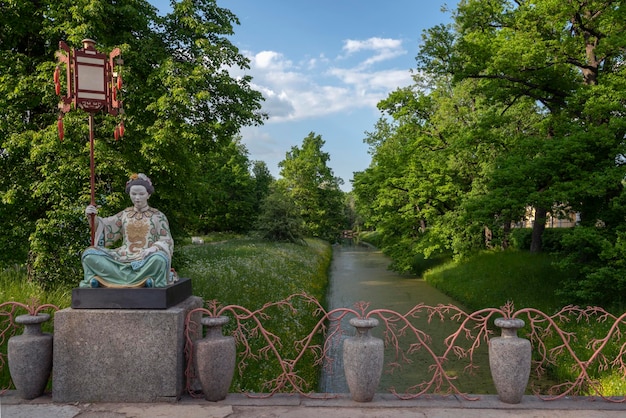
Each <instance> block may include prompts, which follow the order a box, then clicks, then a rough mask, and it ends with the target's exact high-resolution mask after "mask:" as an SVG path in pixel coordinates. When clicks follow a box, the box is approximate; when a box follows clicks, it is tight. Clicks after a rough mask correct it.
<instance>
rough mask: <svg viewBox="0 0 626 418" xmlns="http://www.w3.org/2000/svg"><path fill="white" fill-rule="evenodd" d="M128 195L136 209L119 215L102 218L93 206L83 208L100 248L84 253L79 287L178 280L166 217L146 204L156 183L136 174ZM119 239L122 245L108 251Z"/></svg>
mask: <svg viewBox="0 0 626 418" xmlns="http://www.w3.org/2000/svg"><path fill="white" fill-rule="evenodd" d="M126 193H128V195H129V196H130V199H131V201H132V202H133V207H130V208H127V209H124V210H123V211H121V212H120V213H118V214H116V215H113V216H109V217H108V218H101V217H99V216H96V215H97V213H98V209H97V208H96V207H95V206H94V205H88V206H87V208H86V209H85V214H86V215H87V216H88V217H89V216H91V215H93V216H94V217H95V223H96V224H95V228H96V233H95V242H96V246H92V247H89V248H87V249H86V250H85V252H84V253H83V255H82V264H83V270H84V278H83V280H82V281H81V282H80V287H118V288H120V287H164V286H167V285H168V284H170V283H171V282H173V281H175V275H174V274H173V270H172V269H171V267H170V266H171V262H172V253H173V251H174V240H173V239H172V236H171V234H170V228H169V223H168V221H167V218H166V217H165V215H164V214H163V213H161V212H160V211H158V210H157V209H154V208H151V207H150V206H148V199H149V198H150V195H152V194H153V193H154V187H153V186H152V182H151V181H150V179H149V178H148V177H147V176H146V175H145V174H143V173H140V174H133V175H132V176H131V178H130V180H128V182H127V183H126ZM120 239H121V240H122V246H121V247H119V248H115V249H109V248H107V247H109V246H110V245H112V244H113V243H115V242H116V241H118V240H120Z"/></svg>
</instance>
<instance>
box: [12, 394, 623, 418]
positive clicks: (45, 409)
mask: <svg viewBox="0 0 626 418" xmlns="http://www.w3.org/2000/svg"><path fill="white" fill-rule="evenodd" d="M325 396H326V397H325ZM460 410H463V412H460ZM504 415H506V416H507V417H524V416H532V417H551V418H552V417H554V418H583V417H584V418H595V417H607V418H617V417H622V416H626V403H615V402H607V401H604V400H602V399H599V398H594V397H573V398H564V399H560V400H556V401H543V400H541V399H539V398H537V397H535V396H525V397H524V398H523V399H522V402H521V403H519V404H514V405H511V404H505V403H503V402H501V401H499V400H498V397H497V396H495V395H481V396H480V399H479V400H476V401H471V400H466V399H463V398H462V397H460V396H458V395H451V396H440V395H424V396H422V397H420V398H418V399H412V400H402V399H398V398H397V397H395V396H393V395H391V394H377V395H376V396H375V397H374V400H373V401H372V402H355V401H352V399H350V396H349V395H348V394H340V395H336V396H334V395H330V394H329V395H326V394H311V395H310V397H305V396H301V395H290V394H276V395H273V396H271V397H266V398H254V397H249V396H246V395H244V394H229V395H228V397H227V398H226V399H225V400H223V401H219V402H208V401H206V400H204V398H191V397H189V396H185V397H183V398H181V399H180V400H179V401H177V402H171V403H97V404H83V403H75V404H59V403H53V402H52V397H51V396H50V395H49V394H46V395H44V396H41V397H39V398H37V399H34V400H31V401H27V400H23V399H20V398H18V397H17V395H16V392H15V391H8V392H5V393H4V394H2V395H0V418H9V417H10V418H39V417H42V418H44V417H45V418H131V417H133V418H152V417H188V418H196V417H198V418H199V417H205V418H206V417H215V418H225V417H241V418H248V417H250V418H252V417H298V418H309V417H311V418H312V417H319V416H324V417H325V418H335V417H337V418H339V417H351V416H358V417H364V418H365V417H389V418H399V417H409V416H411V417H433V418H434V417H441V418H447V417H450V418H458V417H460V416H463V417H486V418H490V417H493V418H495V417H501V416H504Z"/></svg>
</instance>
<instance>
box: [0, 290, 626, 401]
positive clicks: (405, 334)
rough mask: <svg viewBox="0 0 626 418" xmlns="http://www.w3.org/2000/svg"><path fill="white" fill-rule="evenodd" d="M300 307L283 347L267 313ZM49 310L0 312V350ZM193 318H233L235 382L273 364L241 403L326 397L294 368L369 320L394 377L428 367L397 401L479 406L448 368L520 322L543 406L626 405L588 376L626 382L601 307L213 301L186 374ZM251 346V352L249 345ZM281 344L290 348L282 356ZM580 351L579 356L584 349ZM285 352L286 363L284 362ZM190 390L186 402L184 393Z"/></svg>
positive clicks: (324, 356) (10, 305) (292, 314)
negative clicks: (505, 322) (261, 385)
mask: <svg viewBox="0 0 626 418" xmlns="http://www.w3.org/2000/svg"><path fill="white" fill-rule="evenodd" d="M303 303H304V304H307V305H310V306H312V307H313V309H312V312H313V315H314V318H315V321H316V323H315V326H314V327H313V328H312V329H311V330H310V331H309V333H308V334H307V335H305V336H304V337H302V338H299V339H296V340H294V341H282V340H281V338H280V337H279V336H278V335H277V334H276V333H274V332H272V331H270V329H271V327H269V326H268V324H269V323H270V322H271V321H272V318H271V316H270V313H269V312H270V311H271V312H276V309H278V311H280V312H283V313H282V315H288V316H289V318H291V319H292V320H294V321H297V320H298V315H300V310H299V309H298V308H297V306H302V304H303ZM57 309H58V308H57V307H56V306H53V305H37V304H36V303H34V302H31V303H20V302H14V301H10V302H4V303H2V304H0V347H2V346H5V344H6V342H7V340H8V338H9V337H10V336H11V335H14V334H15V332H16V329H17V326H16V324H15V322H14V318H15V317H16V316H17V315H18V314H20V311H21V310H23V311H26V312H27V313H29V314H31V315H35V314H37V313H39V312H41V311H42V310H50V311H56V310H57ZM201 315H206V316H222V315H224V316H228V317H229V318H230V319H231V326H230V328H229V330H228V332H229V333H231V335H233V336H234V337H235V340H236V342H237V346H238V370H239V373H244V372H245V371H246V367H247V365H248V364H249V362H251V361H255V360H260V361H263V359H272V360H273V361H274V362H276V363H277V364H279V365H280V372H279V374H278V375H277V376H274V377H273V378H271V379H270V380H268V381H267V382H266V387H267V390H266V391H264V393H262V394H257V395H254V394H249V396H259V397H269V396H272V395H273V394H275V393H278V392H295V393H299V394H301V395H304V396H309V397H332V396H334V395H333V394H326V393H321V394H320V393H317V394H315V393H313V392H315V391H312V390H311V388H310V387H309V385H307V382H306V379H304V378H303V377H301V376H300V375H299V374H298V371H297V370H298V365H299V364H300V363H301V362H303V358H304V357H305V356H307V357H308V359H307V360H306V361H310V358H311V357H312V358H313V361H314V363H315V364H316V365H317V366H319V367H325V368H328V369H330V370H329V372H331V373H332V368H333V362H334V359H333V357H332V348H333V347H336V346H337V344H338V341H340V339H341V338H343V337H345V336H346V334H347V333H351V330H350V329H347V328H346V327H345V322H346V319H348V318H352V317H359V318H371V317H375V318H377V319H378V320H379V321H380V325H379V327H378V329H379V333H380V334H381V336H382V338H383V339H384V340H385V344H386V346H387V350H386V353H385V355H386V358H385V364H386V370H387V372H396V371H397V370H401V369H403V368H406V367H408V366H410V367H415V365H413V364H411V363H412V362H413V361H414V360H415V358H416V355H417V354H418V353H419V354H420V355H422V356H424V355H425V356H426V359H427V360H426V363H427V364H426V365H425V366H424V365H422V366H420V367H422V368H423V369H424V370H426V373H427V376H428V377H427V378H426V379H423V380H422V381H416V382H409V386H408V388H407V389H405V390H402V391H401V390H396V389H395V388H389V391H390V392H391V393H393V394H395V395H396V396H397V397H398V398H400V399H413V398H417V397H420V396H423V395H425V394H428V393H454V394H457V395H460V396H462V397H464V398H465V399H468V400H471V399H478V398H477V397H476V396H475V395H470V394H468V393H465V392H463V390H461V389H460V385H459V382H460V381H461V379H462V377H464V376H460V375H458V374H457V375H453V374H450V373H449V372H448V371H447V370H446V365H447V364H448V363H449V362H450V361H453V360H454V361H456V360H458V359H461V360H463V361H465V367H464V373H463V374H465V373H467V374H468V375H471V373H472V372H473V371H475V369H476V368H477V367H478V366H477V364H476V361H475V356H476V355H477V353H479V352H480V350H483V351H484V348H485V346H486V345H487V344H488V342H489V339H490V338H492V337H494V336H497V335H496V334H499V332H498V331H497V329H496V328H495V327H494V326H493V320H494V319H495V318H498V317H504V318H520V319H523V320H524V321H525V323H526V326H525V327H524V328H523V329H522V330H521V331H520V336H521V337H524V338H527V339H529V340H530V341H531V344H532V347H533V365H532V371H533V373H532V375H533V378H532V379H531V385H530V387H531V390H532V392H533V393H534V394H535V395H537V396H538V397H540V398H541V399H544V400H553V399H559V398H563V397H565V396H574V395H592V396H597V397H600V398H602V399H604V400H606V401H610V402H624V401H626V395H622V396H619V397H615V396H606V395H604V393H605V391H604V388H603V387H602V386H601V384H600V383H599V381H598V380H597V378H595V377H594V375H595V374H596V373H595V372H596V371H599V372H602V371H607V370H612V371H613V373H618V374H619V375H620V376H621V377H622V378H624V377H626V342H625V341H624V335H623V331H622V330H623V327H624V326H626V313H625V314H622V315H621V316H616V315H613V314H611V313H609V312H607V311H606V310H604V309H602V308H599V307H587V308H581V307H577V306H566V307H564V308H563V309H561V310H560V311H559V312H557V313H555V314H553V315H549V314H546V313H544V312H541V311H539V310H537V309H533V308H523V309H519V310H515V309H514V306H513V304H512V303H507V304H505V305H504V306H503V307H500V308H488V309H481V310H479V311H476V312H472V313H466V312H464V311H463V310H461V309H460V308H458V307H456V306H453V305H437V306H428V305H423V304H419V305H416V306H415V307H413V308H412V309H411V310H409V311H408V312H405V313H400V312H395V311H393V310H390V309H370V306H369V304H367V303H365V302H360V303H358V304H356V305H355V306H354V307H352V308H339V309H333V310H330V311H326V310H325V309H324V308H323V307H322V305H321V304H320V303H319V301H317V300H316V299H315V298H312V297H310V296H308V295H306V294H295V295H292V296H290V297H288V298H286V299H284V300H281V301H278V302H271V303H268V304H266V305H264V306H263V307H261V308H260V309H257V310H250V309H247V308H245V307H242V306H238V305H225V306H222V305H220V304H219V303H218V302H216V301H207V302H206V308H198V309H194V310H192V311H191V312H189V314H188V315H187V321H186V327H185V328H186V331H185V334H186V335H185V336H186V347H185V351H186V355H187V357H188V360H189V361H188V364H189V365H191V364H192V363H193V362H192V361H191V360H192V359H191V355H192V352H193V343H194V340H195V338H197V337H198V335H199V334H200V333H201V330H200V324H199V323H198V322H197V321H195V320H194V318H196V319H197V318H198V316H201ZM342 323H344V325H342ZM573 323H588V324H589V325H590V328H598V327H601V328H602V329H604V330H605V331H604V332H603V334H602V335H600V336H598V337H593V336H588V335H587V334H586V333H584V335H581V334H580V333H578V334H574V333H573V332H572V331H571V330H569V329H570V325H571V324H573ZM444 325H445V326H447V327H450V332H449V333H447V336H446V337H445V338H444V339H443V341H434V342H433V339H432V336H431V332H432V329H433V328H432V327H433V326H444ZM591 325H593V327H592V326H591ZM319 336H323V338H319ZM252 339H254V340H255V344H256V345H254V344H251V340H252ZM259 340H260V341H261V345H260V346H259V345H258V341H259ZM320 341H322V342H320ZM288 345H289V348H290V349H289V350H285V348H286V347H287V346H288ZM575 347H578V348H575ZM580 347H584V350H581V349H580ZM287 351H288V352H290V353H292V354H285V353H286V352H287ZM294 352H295V353H296V354H295V355H294V354H293V353H294ZM424 353H425V354H424ZM563 361H566V362H568V363H569V364H571V368H572V370H571V373H570V376H571V377H570V378H567V379H563V380H561V381H558V380H555V378H554V377H553V376H550V373H549V372H548V370H549V369H554V366H555V365H556V364H557V362H563ZM422 363H423V362H422ZM5 365H6V355H5V354H3V353H1V352H0V371H4V370H3V369H4V368H5ZM481 367H485V366H481ZM186 372H187V376H188V382H192V381H193V379H192V377H193V368H192V367H188V369H187V371H186ZM547 380H552V383H550V386H546V385H545V381H547ZM188 389H189V391H190V393H192V395H193V394H194V392H193V388H192V387H191V385H190V386H189V387H188Z"/></svg>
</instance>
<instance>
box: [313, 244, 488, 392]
mask: <svg viewBox="0 0 626 418" xmlns="http://www.w3.org/2000/svg"><path fill="white" fill-rule="evenodd" d="M389 263H390V260H389V259H388V258H387V257H385V256H384V255H383V254H382V253H381V252H380V251H378V250H376V249H371V248H368V247H362V246H359V247H348V246H335V247H334V251H333V261H332V264H331V273H330V283H329V287H328V294H327V307H328V310H332V309H335V308H353V307H354V304H355V303H357V302H369V304H370V305H369V309H370V310H371V309H390V310H393V311H396V312H398V313H401V314H404V313H406V312H408V311H409V310H410V309H411V308H413V307H414V306H415V305H418V304H420V303H423V304H425V305H430V306H436V305H439V304H453V305H456V306H459V307H460V308H463V307H462V306H460V305H459V304H458V303H457V302H456V301H455V300H453V299H451V298H450V297H448V296H446V295H444V294H443V293H441V292H439V291H438V290H436V289H434V288H433V287H431V286H430V285H428V284H427V283H426V282H424V281H423V280H421V279H419V278H417V277H412V276H406V275H400V274H398V273H395V272H393V271H390V270H388V269H387V267H388V266H389ZM348 320H349V318H345V319H344V321H342V325H341V326H342V329H344V330H345V335H346V336H349V335H353V334H354V330H353V328H352V327H351V326H350V325H349V324H348V322H347V321H348ZM412 322H413V324H414V325H416V326H418V327H419V328H420V329H421V330H423V331H424V332H426V333H427V334H429V335H430V336H431V337H432V343H431V347H432V348H433V349H435V350H436V352H437V353H438V354H441V353H442V352H443V350H444V347H443V340H444V339H445V337H447V336H448V335H450V334H451V333H452V332H454V331H455V330H456V326H455V324H454V323H452V322H449V321H446V322H439V321H433V322H431V323H429V322H428V319H427V318H418V319H416V320H414V321H412ZM372 334H373V335H376V336H378V337H381V338H382V326H379V327H378V328H377V329H375V330H374V332H373V333H372ZM344 338H345V337H344ZM405 340H406V341H403V344H406V345H408V344H410V343H411V342H414V341H410V339H408V338H407V339H405ZM341 347H342V341H335V342H334V343H333V345H332V352H331V358H332V359H333V363H332V365H331V366H332V371H331V372H324V373H323V374H322V379H321V388H320V392H326V393H347V392H348V388H347V385H346V382H345V377H344V375H343V361H342V356H341ZM424 351H425V350H421V352H423V354H424V355H420V352H418V353H417V355H412V356H411V360H412V361H413V363H410V364H403V367H402V369H401V370H399V371H398V370H396V371H394V373H393V374H390V373H384V374H383V377H382V379H381V384H380V386H379V389H378V391H379V392H388V391H389V389H390V388H392V387H393V388H395V389H396V390H397V391H398V392H404V391H406V390H407V389H408V388H409V387H411V386H413V385H415V384H418V383H421V382H423V381H425V380H430V377H431V376H432V374H431V373H430V372H429V370H428V367H429V365H431V364H432V360H431V359H430V357H428V356H427V355H426V353H425V352H424ZM486 351H487V347H486V344H484V346H483V347H482V350H481V351H480V353H479V355H478V358H475V359H474V360H475V362H478V363H480V368H479V370H478V371H477V372H476V374H475V375H474V376H470V375H467V374H466V373H464V372H463V368H464V367H465V366H466V365H467V364H468V362H467V360H462V361H455V360H453V359H452V361H450V362H448V364H446V370H447V371H448V374H449V375H458V376H459V382H458V383H460V385H459V386H460V388H461V390H463V391H465V392H468V393H495V389H494V388H493V384H492V383H491V378H490V376H489V366H488V362H487V360H486ZM394 355H395V351H394V350H393V349H392V347H388V348H387V350H386V352H385V363H388V362H390V361H392V360H393V358H394ZM451 357H452V355H451ZM385 370H388V367H385ZM444 389H445V388H444Z"/></svg>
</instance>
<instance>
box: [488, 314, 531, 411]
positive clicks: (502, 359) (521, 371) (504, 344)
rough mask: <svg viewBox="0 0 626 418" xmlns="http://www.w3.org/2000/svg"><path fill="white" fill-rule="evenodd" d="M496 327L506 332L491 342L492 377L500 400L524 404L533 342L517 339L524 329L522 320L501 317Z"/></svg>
mask: <svg viewBox="0 0 626 418" xmlns="http://www.w3.org/2000/svg"><path fill="white" fill-rule="evenodd" d="M495 325H496V326H497V327H499V328H500V329H501V330H502V335H501V336H500V337H496V338H492V339H491V340H490V341H489V368H490V369H491V377H492V378H493V383H494V385H495V387H496V391H497V392H498V398H499V399H500V400H501V401H502V402H505V403H510V404H517V403H520V402H521V401H522V397H523V396H524V392H525V391H526V386H527V385H528V378H529V376H530V362H531V346H530V341H528V340H527V339H524V338H519V337H518V336H517V330H518V329H520V328H522V327H523V326H524V321H522V320H521V319H505V318H497V319H496V320H495Z"/></svg>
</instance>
